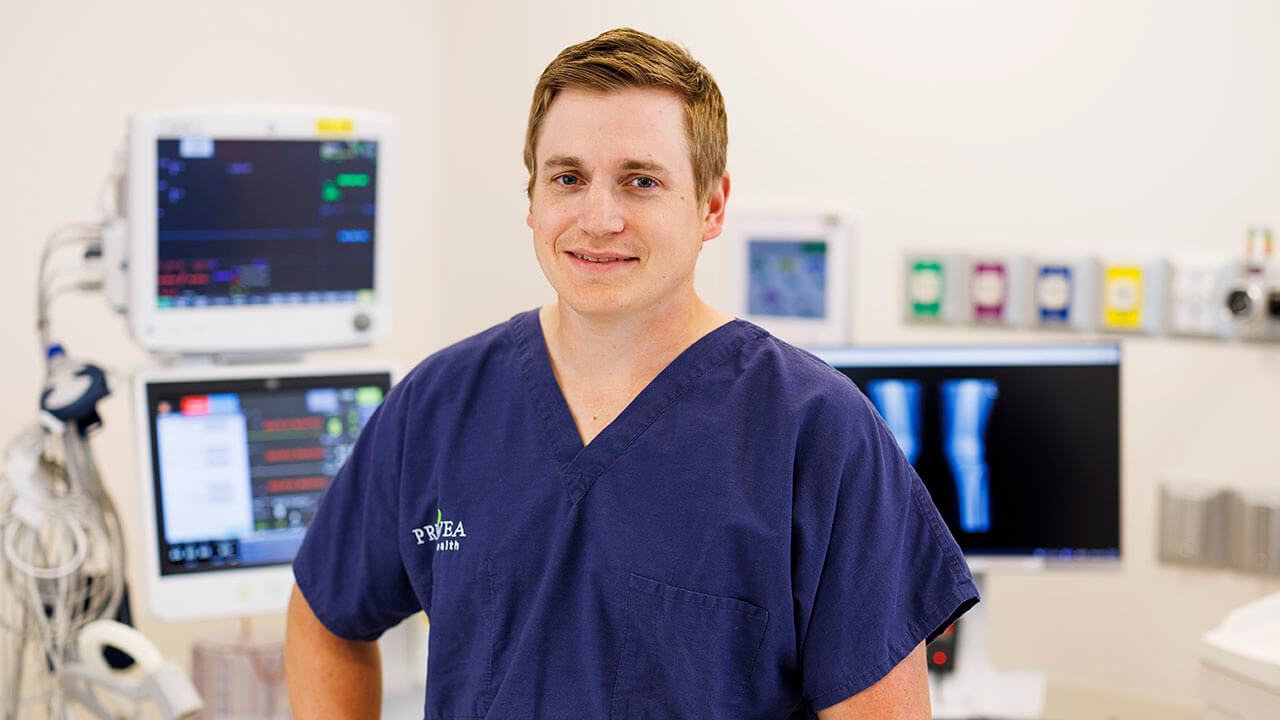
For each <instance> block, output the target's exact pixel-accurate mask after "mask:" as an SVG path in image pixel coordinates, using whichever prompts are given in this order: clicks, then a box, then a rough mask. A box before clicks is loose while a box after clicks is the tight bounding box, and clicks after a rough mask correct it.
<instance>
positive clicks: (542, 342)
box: [511, 309, 767, 505]
mask: <svg viewBox="0 0 1280 720" xmlns="http://www.w3.org/2000/svg"><path fill="white" fill-rule="evenodd" d="M511 330H512V333H513V334H514V336H515V342H516V347H517V350H518V353H519V357H520V374H521V375H522V376H523V380H524V382H525V386H526V387H527V388H528V390H529V393H530V394H531V395H532V397H533V401H534V404H535V405H536V406H537V409H538V416H539V417H540V418H541V419H542V426H543V432H544V433H545V435H546V438H547V440H548V442H549V443H550V447H551V453H552V456H553V457H554V458H555V462H556V464H557V465H558V466H559V468H560V473H561V475H562V478H563V480H564V482H565V486H566V489H567V490H568V492H569V497H570V499H571V500H572V501H573V503H574V504H575V505H576V504H577V503H578V502H579V501H580V500H582V498H583V497H584V496H586V494H587V491H588V490H590V489H591V486H592V485H593V484H594V483H595V481H596V479H597V478H599V477H600V476H601V475H603V474H604V473H605V471H606V470H608V469H609V468H610V467H611V466H612V465H613V463H614V461H616V460H617V459H618V456H620V455H621V454H622V453H623V452H625V451H626V449H627V448H628V447H630V446H631V444H632V443H634V442H635V441H636V439H637V438H639V437H640V435H642V434H643V433H644V431H645V430H647V429H648V428H649V426H650V425H652V424H653V422H654V421H655V420H657V419H658V417H659V416H661V415H662V414H663V413H664V412H666V411H667V409H668V408H670V407H671V406H672V405H674V404H675V403H676V401H677V400H679V399H680V398H681V396H683V395H684V394H685V393H686V392H687V391H688V390H689V389H690V388H691V387H692V386H693V384H694V383H695V382H696V381H697V380H698V379H699V378H700V377H701V376H702V375H703V374H704V373H706V372H707V371H708V370H710V369H712V368H713V367H715V366H717V365H719V364H720V363H722V362H724V361H725V360H728V359H729V358H731V357H733V356H734V355H736V354H737V353H738V352H739V351H740V350H741V349H742V347H743V345H745V344H747V343H748V342H749V341H751V340H754V339H756V338H759V337H762V336H764V335H766V334H767V333H766V332H765V331H764V330H763V329H761V328H759V327H757V326H755V325H753V324H751V323H749V322H746V321H744V320H737V319H735V320H730V321H729V322H727V323H725V324H724V325H721V326H720V327H718V328H716V329H715V330H712V331H711V332H709V333H707V334H706V335H703V336H702V337H701V338H699V339H698V340H697V341H695V342H694V343H693V344H692V345H690V346H689V347H687V348H685V349H684V351H683V352H681V353H680V354H679V355H677V356H676V358H675V359H674V360H672V361H671V362H670V364H668V365H667V366H666V367H665V368H663V369H662V372H660V373H658V376H657V377H655V378H654V379H653V380H652V381H650V383H649V384H648V385H646V386H645V387H644V389H643V390H641V391H640V394H639V395H637V396H636V397H635V399H634V400H632V401H631V403H630V404H629V405H627V407H626V408H624V409H623V411H622V412H621V413H620V414H619V415H618V417H616V418H614V419H613V422H611V423H609V425H608V426H607V427H605V429H603V430H601V431H600V432H599V433H598V434H597V435H596V436H595V437H594V438H592V439H591V442H589V443H587V444H586V446H585V447H584V446H583V443H582V435H581V433H579V432H578V426H577V424H576V423H575V422H574V421H573V414H572V413H571V412H569V404H568V402H567V401H566V400H565V397H564V392H563V391H562V390H561V389H560V384H559V383H558V382H556V377H555V373H554V371H552V369H551V355H550V353H549V352H548V351H547V343H546V338H544V337H543V335H542V321H541V320H540V319H539V318H538V310H537V309H534V310H530V311H529V312H525V313H521V314H520V315H517V316H515V317H514V318H512V322H511Z"/></svg>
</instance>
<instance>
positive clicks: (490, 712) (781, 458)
mask: <svg viewBox="0 0 1280 720" xmlns="http://www.w3.org/2000/svg"><path fill="white" fill-rule="evenodd" d="M294 573H295V575H296V577H297V581H298V585H299V587H300V588H301V590H302V593H303V595H304V596H305V597H306V599H307V602H308V603H309V604H310V605H311V608H312V610H313V611H314V612H315V613H316V615H317V617H319V619H320V621H321V622H322V623H324V625H325V626H326V627H327V628H328V629H329V630H330V631H332V632H333V633H334V634H336V635H339V636H341V637H344V638H348V639H352V640H373V639H375V638H377V637H378V636H379V635H380V634H381V633H382V632H383V631H384V630H386V629H387V628H389V627H391V626H392V625H394V624H395V623H397V622H398V621H399V620H401V619H402V618H404V617H406V616H408V615H410V614H412V613H414V612H416V611H417V610H418V609H419V608H421V609H423V610H425V611H426V612H427V614H428V616H429V617H430V619H431V634H430V638H431V640H430V652H429V668H428V671H427V699H426V711H425V712H426V717H427V718H428V719H429V720H444V719H446V718H449V719H454V720H457V719H461V718H486V719H488V718H492V719H494V720H511V719H513V718H566V719H568V718H572V719H573V720H581V719H582V718H614V719H626V720H630V719H633V718H654V719H659V718H660V719H662V720H671V719H673V718H697V719H698V720H712V719H718V718H724V719H725V720H744V719H748V718H762V719H763V718H769V719H775V720H782V719H785V718H812V717H816V715H815V709H821V708H824V707H827V706H830V705H833V704H835V703H837V702H839V701H841V700H844V699H845V698H847V697H849V696H851V695H854V694H855V693H858V692H859V691H861V690H863V689H865V688H867V687H869V686H870V685H872V684H874V683H875V682H876V681H877V680H879V679H880V678H881V677H883V676H884V675H885V674H886V673H888V672H889V671H890V670H891V669H893V667H894V666H895V665H896V664H897V663H898V662H899V661H901V660H902V659H903V658H904V657H906V655H907V654H908V653H909V652H910V651H911V650H912V649H913V648H915V646H916V645H917V644H919V643H920V642H921V641H922V640H925V639H926V638H931V637H932V636H933V635H935V634H936V633H938V632H940V631H941V630H942V629H943V628H944V627H945V626H946V625H947V624H948V623H949V622H950V621H952V620H953V619H954V618H956V617H957V616H958V615H959V614H960V613H962V612H964V610H966V609H967V608H968V607H969V606H971V605H972V604H973V603H975V602H976V601H977V590H976V589H975V587H974V585H973V582H972V579H971V577H970V575H969V571H968V569H967V567H966V565H965V562H964V559H963V557H962V556H961V554H960V551H959V549H958V548H957V546H956V544H955V541H954V540H953V539H952V537H951V535H950V534H949V533H948V531H947V529H946V527H945V526H944V525H943V523H942V520H941V518H940V517H939V516H938V513H937V511H936V510H935V509H934V507H933V504H932V502H931V501H930V499H929V496H928V494H927V491H926V490H925V489H924V487H923V485H922V484H921V482H920V480H919V478H917V477H916V475H915V473H914V471H913V470H912V469H911V467H910V466H909V465H908V464H907V462H906V461H905V459H904V458H903V456H902V453H901V451H900V450H899V448H898V445H897V443H896V442H895V441H894V438H893V436H892V434H891V433H890V432H889V430H888V429H887V428H886V426H885V425H884V423H883V422H882V421H881V420H880V418H879V416H878V415H877V414H876V413H875V410H874V409H873V408H872V406H871V405H870V403H869V402H868V401H867V400H866V398H865V397H864V396H863V395H862V394H861V393H860V392H859V391H858V390H857V388H856V387H855V386H854V385H853V384H852V383H851V382H850V381H849V380H848V379H847V378H845V377H844V376H843V375H841V374H839V373H837V372H836V371H834V370H832V369H831V368H829V367H827V366H826V365H824V364H823V363H822V362H821V361H819V360H817V359H816V358H814V357H813V356H811V355H809V354H807V353H804V352H802V351H800V350H797V349H796V348H793V347H791V346H789V345H787V344H785V343H783V342H782V341H780V340H778V339H776V338H774V337H772V336H771V335H769V334H768V333H767V332H765V331H764V330H762V329H761V328H759V327H757V326H755V325H752V324H751V323H748V322H744V321H740V320H735V321H733V322H730V323H728V324H726V325H724V326H721V327H720V328H718V329H716V330H715V331H713V332H711V333H710V334H708V335H706V336H705V337H703V338H702V339H700V340H698V341H697V342H696V343H694V344H693V345H692V346H691V347H690V348H688V349H687V350H685V352H684V353H682V354H681V355H680V356H679V357H677V358H676V359H675V360H674V361H673V362H672V363H671V364H670V365H669V366H668V367H667V368H666V369H664V370H663V371H662V373H661V374H659V375H658V377H657V378H655V379H654V381H653V382H652V383H650V384H649V386H648V387H646V388H645V389H644V391H642V392H641V393H640V395H639V396H638V397H637V398H636V399H635V400H634V401H633V402H632V403H631V404H630V405H629V406H628V407H627V408H626V409H625V410H624V411H623V412H622V414H621V415H620V416H618V418H617V419H616V420H615V421H614V422H613V423H612V424H610V425H609V426H608V427H607V428H605V429H604V430H603V431H602V432H601V433H600V434H599V435H598V436H596V437H595V439H593V440H592V441H591V443H590V444H588V445H587V446H586V447H584V446H583V444H582V440H581V437H580V435H579V434H578V430H577V427H576V426H575V424H574V421H573V417H572V415H571V414H570V412H569V408H568V406H567V405H566V403H565V401H564V396H563V395H562V394H561V392H560V388H559V386H558V385H557V383H556V380H555V377H554V375H553V374H552V370H551V363H550V360H549V357H548V354H547V348H546V344H545V341H544V339H543V336H542V329H541V326H540V324H539V321H538V314H537V312H536V311H531V312H528V313H524V314H521V315H517V316H516V317H514V318H512V320H510V321H509V322H507V323H504V324H502V325H499V326H497V327H494V328H491V329H490V330H488V331H486V332H484V333H481V334H480V335H477V336H474V337H472V338H469V339H467V340H464V341H463V342H461V343H459V344H457V345H454V346H452V347H449V348H446V349H445V350H442V351H441V352H439V353H436V354H435V355H432V356H431V357H429V358H427V359H426V360H424V361H423V362H422V363H421V364H420V365H419V366H418V367H417V368H415V369H414V370H413V371H412V372H411V373H410V374H409V375H408V376H407V377H406V378H405V379H404V380H403V381H402V382H401V383H399V384H398V385H397V386H396V387H395V388H394V389H393V390H392V392H391V393H389V394H388V396H387V399H386V400H385V402H384V403H383V405H382V407H381V408H379V410H378V412H377V413H376V414H375V416H374V418H373V419H372V420H371V421H370V423H369V425H368V426H367V427H366V428H365V430H364V432H363V433H362V435H361V437H360V439H359V442H358V443H357V445H356V448H355V451H354V452H353V454H352V456H351V458H350V459H349V460H348V461H347V463H346V465H345V466H344V467H343V469H342V471H341V472H340V473H339V474H338V476H337V478H336V479H335V480H334V482H333V484H332V486H331V487H330V488H329V490H328V492H327V493H326V495H325V497H324V500H323V501H322V503H321V505H320V508H319V513H318V515H317V516H316V518H315V520H314V521H313V522H312V524H311V527H310V530H309V531H308V532H307V537H306V540H305V542H304V543H303V546H302V549H301V550H300V552H299V553H298V556H297V559H296V561H295V563H294Z"/></svg>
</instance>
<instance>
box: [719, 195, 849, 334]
mask: <svg viewBox="0 0 1280 720" xmlns="http://www.w3.org/2000/svg"><path fill="white" fill-rule="evenodd" d="M855 222H856V215H855V213H854V212H853V211H851V210H847V209H839V210H830V211H823V210H817V211H808V210H803V211H785V210H784V211H778V212H769V211H764V210H752V211H746V212H744V213H740V214H738V215H736V216H735V217H734V218H733V219H731V220H730V221H726V224H725V232H724V242H725V243H726V245H727V246H728V250H727V252H729V261H728V263H727V267H726V269H727V276H728V293H729V302H728V308H727V309H728V310H729V312H731V313H733V314H734V315H736V316H737V317H739V318H742V319H743V320H747V321H750V322H753V323H755V324H757V325H760V326H761V327H763V328H765V329H766V330H768V331H769V332H770V333H772V334H774V335H776V336H778V337H780V338H782V339H783V340H786V341H787V342H790V343H793V344H796V345H806V346H840V345H844V344H847V343H849V342H850V341H851V340H852V334H853V333H852V325H853V308H852V298H853V270H854V267H853V256H854V241H855V240H854V238H855ZM757 240H767V241H780V242H813V241H818V242H822V243H824V244H825V245H826V288H825V292H824V299H823V304H824V306H825V309H826V315H825V317H821V318H807V317H799V316H787V315H754V314H752V313H751V312H750V293H751V280H750V277H749V274H750V269H751V260H750V254H751V243H752V242H753V241H757Z"/></svg>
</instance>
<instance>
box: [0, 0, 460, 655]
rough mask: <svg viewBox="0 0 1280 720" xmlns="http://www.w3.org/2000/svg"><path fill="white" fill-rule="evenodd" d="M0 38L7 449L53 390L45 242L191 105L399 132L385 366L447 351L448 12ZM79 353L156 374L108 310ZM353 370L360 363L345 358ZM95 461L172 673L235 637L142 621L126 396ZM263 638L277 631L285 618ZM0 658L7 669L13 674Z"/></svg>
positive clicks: (42, 18) (92, 212)
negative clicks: (297, 109)
mask: <svg viewBox="0 0 1280 720" xmlns="http://www.w3.org/2000/svg"><path fill="white" fill-rule="evenodd" d="M4 16H5V19H4V21H3V23H4V28H3V31H0V34H2V35H3V37H4V41H3V42H0V98H3V100H0V103H3V110H2V111H0V137H3V138H5V163H4V168H5V170H4V171H3V172H0V208H2V212H0V217H2V218H3V219H4V225H3V231H2V232H3V235H2V236H0V237H2V238H3V239H2V240H0V243H3V245H2V247H3V249H4V270H3V272H4V278H5V282H4V283H3V285H2V286H0V298H3V306H4V307H5V308H6V311H5V312H4V313H0V337H3V338H5V345H4V349H3V351H2V352H0V369H2V372H0V398H2V399H3V402H4V410H5V412H4V413H3V414H2V415H0V443H4V444H7V443H8V442H9V440H10V438H12V437H13V436H14V435H16V434H17V433H18V432H19V430H20V429H21V428H22V427H23V426H25V425H26V424H28V423H30V422H32V421H34V419H35V412H36V409H37V400H38V386H39V385H40V383H41V382H42V381H43V374H42V373H43V368H42V363H41V358H40V349H39V344H38V341H37V337H36V334H35V331H34V326H35V293H36V286H35V275H36V267H37V262H38V259H39V251H40V245H41V242H42V240H43V238H44V236H45V235H46V234H48V233H49V232H50V231H51V230H53V229H54V228H55V227H56V226H58V225H60V224H62V223H65V222H68V221H72V220H92V219H96V218H97V217H98V216H97V214H96V213H97V207H98V205H97V202H96V201H97V197H98V189H99V186H100V184H101V182H102V180H103V178H104V176H105V175H106V174H107V171H108V170H109V168H110V167H111V162H112V158H113V153H114V152H115V149H116V148H117V147H119V146H120V144H121V143H122V141H123V139H124V131H125V121H126V118H127V116H128V114H129V113H130V112H132V111H134V110H138V109H159V108H166V107H177V106H183V105H192V104H201V105H204V104H221V103H235V102H281V103H325V104H335V105H352V106H357V107H367V108H372V109H376V110H381V111H385V112H387V113H390V114H392V115H394V116H395V117H396V118H397V119H398V121H399V123H400V126H401V129H402V137H401V139H400V148H401V150H402V152H403V153H404V157H405V159H406V161H405V162H401V163H400V164H399V167H398V174H399V179H400V182H401V186H400V189H401V192H400V195H399V198H398V200H399V205H398V212H397V217H396V221H397V228H398V231H399V240H400V244H401V248H402V252H401V253H400V255H399V260H400V262H399V263H398V264H397V267H396V281H397V283H396V303H397V306H398V307H399V308H402V311H401V312H400V313H399V316H398V318H397V320H398V322H399V325H398V327H397V331H396V333H395V336H394V337H393V338H392V339H391V340H390V341H389V342H387V343H385V345H384V346H382V347H378V348H374V349H373V352H374V353H377V354H381V355H383V356H391V357H394V358H396V359H397V360H398V361H399V362H400V364H401V366H402V367H403V368H404V369H408V368H409V367H412V364H413V363H414V362H415V358H419V357H421V356H423V355H425V354H426V353H428V352H429V351H430V350H431V349H433V348H435V347H438V346H439V342H438V341H437V340H436V338H435V334H436V333H437V328H436V326H435V325H434V324H433V323H432V322H431V318H433V317H435V316H437V315H438V314H439V312H440V310H439V307H440V306H439V302H438V298H439V297H440V295H439V290H438V284H439V281H438V264H437V263H435V262H433V261H432V258H433V256H434V254H435V253H434V250H433V247H434V245H433V243H435V242H436V241H437V239H438V238H439V237H440V236H441V232H440V229H439V227H440V226H439V221H438V218H439V204H440V200H439V197H438V194H439V191H440V190H439V181H438V178H439V173H438V172H437V167H438V163H437V155H438V147H439V143H438V139H437V138H438V135H439V133H438V122H439V117H440V112H439V107H440V106H441V102H440V87H439V78H440V77H441V62H440V56H439V52H438V48H439V45H440V43H439V39H438V38H439V36H440V28H439V12H438V8H437V7H436V6H435V5H432V4H429V3H416V2H412V3H411V2H405V3H391V2H379V1H377V0H374V1H372V2H368V1H366V2H364V3H360V4H359V6H358V7H357V5H355V4H352V3H346V2H332V1H330V0H319V1H313V2H300V1H297V0H289V1H287V2H286V1H280V0H273V1H272V2H265V3H264V2H248V1H247V0H230V1H227V2H218V3H174V2H138V1H136V0H130V1H129V2H120V3H89V2H85V3H74V4H73V3H57V4H54V3H6V5H5V12H4ZM54 328H55V331H56V336H57V337H59V338H61V339H62V340H63V341H64V342H65V343H66V346H67V348H68V351H69V352H71V353H72V354H75V355H80V356H83V357H86V358H89V359H92V360H94V361H95V362H98V363H99V364H102V365H105V366H110V367H113V368H115V369H117V370H119V371H121V372H123V373H126V377H127V373H129V372H130V371H132V370H133V369H134V368H136V367H137V366H138V365H139V364H141V363H142V362H143V361H144V360H145V357H144V355H143V354H142V353H141V352H140V351H139V350H138V349H137V348H136V346H135V345H134V344H133V343H132V341H131V339H130V338H129V334H128V330H127V329H126V326H125V323H124V321H123V318H121V317H117V316H113V315H112V314H111V313H110V312H108V311H107V310H106V309H105V305H104V304H103V303H102V302H101V301H100V300H99V298H96V297H94V298H76V297H69V298H67V299H65V300H62V301H59V302H58V304H57V305H56V306H55V307H54ZM333 356H334V357H348V358H350V357H352V353H344V354H339V353H334V354H333ZM99 409H100V413H101V415H102V416H103V418H104V419H105V424H104V429H103V431H102V432H101V433H99V434H98V435H96V436H95V439H94V446H95V449H96V451H97V452H98V455H99V461H100V465H101V469H102V471H103V474H104V476H105V481H106V483H107V485H108V490H109V491H110V492H111V493H112V494H113V496H114V497H115V499H116V503H117V505H118V507H119V508H120V513H121V515H122V519H123V521H124V524H125V528H126V532H127V533H129V535H130V538H129V548H128V549H129V557H128V569H129V578H130V585H131V590H132V592H133V594H134V595H133V608H134V612H135V615H136V616H137V620H138V621H139V626H140V629H141V630H142V631H143V632H144V633H146V634H147V635H149V636H150V637H151V638H152V639H154V640H156V641H157V643H158V644H159V646H160V648H161V650H162V651H163V652H164V653H165V654H166V655H168V656H170V657H172V658H173V659H175V660H177V661H179V662H181V663H183V664H184V665H185V664H187V663H189V662H190V655H191V652H190V644H191V643H192V642H193V641H194V640H196V639H199V638H205V637H210V636H214V635H220V634H227V633H231V632H234V631H236V630H237V629H238V624H237V623H235V622H205V623H192V624H184V625H174V624H167V623H162V622H159V621H157V620H155V619H154V618H153V617H152V616H151V614H150V612H149V610H148V608H147V606H146V603H145V594H144V588H145V584H144V583H143V581H142V573H141V568H142V567H143V566H144V563H143V559H142V550H141V548H142V539H141V538H142V536H141V533H142V532H143V531H144V528H143V524H142V522H141V521H140V514H141V508H140V501H139V494H138V482H137V480H136V477H137V476H136V473H135V462H134V457H133V418H132V415H133V413H132V403H131V399H130V397H129V389H128V387H120V388H117V389H116V391H115V393H114V394H113V395H112V396H110V397H109V398H108V399H107V400H106V401H105V402H104V403H103V404H102V405H101V406H100V408H99ZM256 624H257V626H259V627H262V626H265V627H267V628H275V629H277V630H278V629H280V628H282V627H283V616H280V617H273V618H261V619H258V620H257V621H256ZM7 662H8V659H7V658H0V666H3V665H5V664H7Z"/></svg>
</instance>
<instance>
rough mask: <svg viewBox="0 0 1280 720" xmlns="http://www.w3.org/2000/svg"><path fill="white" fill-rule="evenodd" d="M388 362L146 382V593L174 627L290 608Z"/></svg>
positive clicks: (235, 370) (181, 371) (215, 371)
mask: <svg viewBox="0 0 1280 720" xmlns="http://www.w3.org/2000/svg"><path fill="white" fill-rule="evenodd" d="M391 382H392V372H391V368H390V367H388V366H387V365H385V364H383V365H368V364H366V365H343V366H328V367H325V366H316V365H312V364H307V365H291V366H243V367H216V368H211V367H199V366H197V367H187V368H176V369H175V368H171V369H163V370H152V371H148V372H144V373H141V374H139V375H138V377H137V378H136V380H135V386H134V400H135V403H136V408H137V410H136V413H135V417H136V418H137V419H138V423H137V425H138V427H137V429H136V435H137V437H138V458H139V466H140V468H142V469H143V472H144V475H145V476H146V477H145V479H144V482H143V483H142V486H143V495H144V505H145V509H146V511H147V518H146V529H145V531H144V532H143V533H142V534H143V538H144V543H145V551H144V559H145V567H146V577H147V582H148V585H149V587H148V592H147V597H148V598H149V599H150V601H151V606H152V611H153V612H154V613H155V615H156V616H157V617H159V618H161V619H164V620H167V621H171V622H178V621H185V620H195V619H208V618H214V617H236V616H246V615H253V614H262V613H278V612H283V611H284V610H285V606H286V603H287V600H288V597H289V591H290V588H291V586H292V582H293V573H292V570H291V567H290V564H291V563H292V561H293V556H294V554H295V553H296V552H297V549H298V546H299V545H300V544H301V543H302V537H303V534H304V533H305V531H306V528H307V525H308V523H310V521H311V518H312V517H313V516H314V514H315V511H316V507H317V505H318V503H319V500H320V497H321V495H322V494H323V493H324V491H325V489H326V488H327V487H328V485H329V482H330V481H331V480H332V479H333V476H334V475H335V474H336V473H337V471H338V468H339V467H341V466H342V463H343V461H344V460H346V458H347V456H348V455H349V454H350V453H351V450H352V448H353V447H354V445H355V443H356V439H357V437H358V436H359V434H360V431H361V429H363V428H364V426H365V424H366V423H367V422H368V421H369V418H370V417H371V416H372V415H373V412H374V411H375V410H376V409H377V408H378V406H379V404H380V403H381V402H382V399H383V396H384V395H385V394H386V393H387V392H388V391H389V390H390V388H391Z"/></svg>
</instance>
